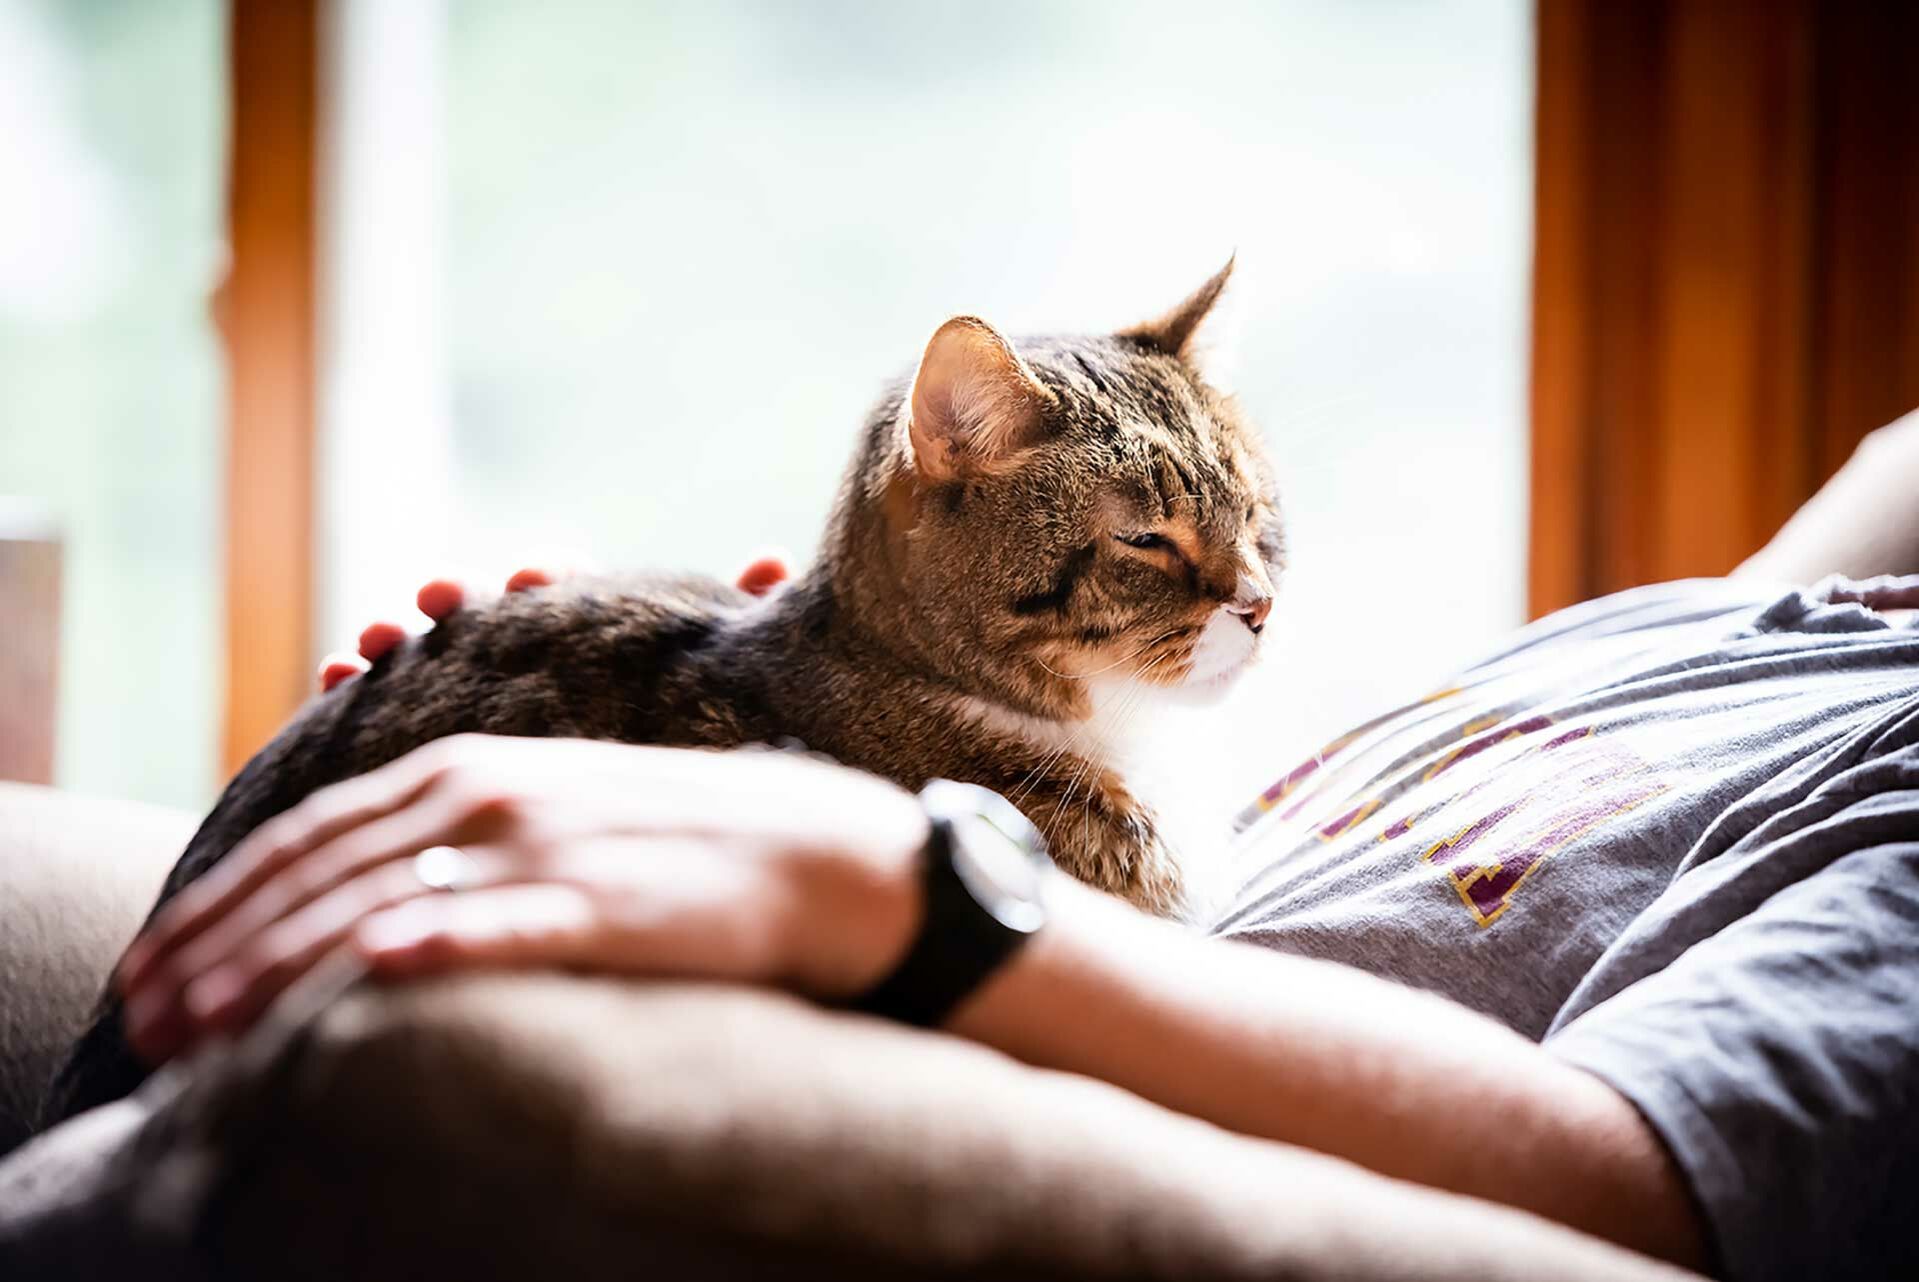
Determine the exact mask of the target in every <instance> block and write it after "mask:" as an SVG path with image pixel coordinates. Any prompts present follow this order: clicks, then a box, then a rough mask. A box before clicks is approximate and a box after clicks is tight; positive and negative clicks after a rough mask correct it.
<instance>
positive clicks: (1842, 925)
mask: <svg viewBox="0 0 1919 1282" xmlns="http://www.w3.org/2000/svg"><path fill="white" fill-rule="evenodd" d="M1851 586H1852V585H1848V584H1845V583H1843V582H1835V583H1829V584H1824V585H1821V586H1820V587H1818V588H1814V589H1808V590H1794V591H1789V592H1786V593H1785V594H1784V595H1782V596H1777V597H1776V598H1775V599H1772V600H1763V599H1759V598H1760V596H1761V595H1762V594H1761V593H1759V592H1756V591H1755V589H1754V587H1753V585H1751V584H1743V583H1736V582H1732V581H1721V580H1705V581H1694V582H1686V583H1674V584H1662V585H1659V586H1656V587H1649V588H1641V589H1635V590H1633V591H1630V592H1625V593H1621V594H1619V595H1616V596H1612V597H1607V598H1604V599H1602V600H1598V601H1593V602H1588V603H1587V604H1585V605H1582V606H1577V607H1575V608H1573V609H1571V610H1566V611H1563V612H1561V613H1559V614H1556V615H1553V616H1551V617H1549V618H1546V619H1542V620H1541V621H1539V622H1538V623H1536V624H1534V625H1532V626H1531V627H1529V628H1527V629H1526V630H1525V631H1523V632H1522V633H1520V635H1519V636H1518V637H1517V638H1516V639H1515V642H1514V644H1513V645H1512V646H1511V647H1510V648H1508V649H1507V650H1505V651H1504V652H1503V653H1501V654H1499V655H1497V656H1495V657H1493V658H1492V659H1490V660H1488V661H1487V662H1485V663H1483V664H1481V665H1479V666H1478V667H1476V668H1474V669H1472V670H1471V671H1470V672H1468V673H1467V674H1465V675H1464V676H1463V677H1461V678H1460V679H1459V680H1458V681H1457V682H1456V683H1455V684H1454V685H1452V686H1450V687H1448V688H1447V689H1445V690H1441V691H1438V692H1436V693H1435V694H1433V695H1431V696H1429V697H1428V698H1427V699H1425V700H1423V701H1421V702H1420V703H1418V704H1415V705H1412V706H1410V707H1407V708H1402V709H1398V710H1396V711H1394V712H1392V713H1389V714H1387V715H1385V716H1383V717H1379V718H1376V719H1375V720H1373V721H1371V722H1369V723H1368V724H1367V725H1365V726H1362V727H1361V728H1360V729H1358V730H1356V731H1354V732H1352V733H1351V734H1348V735H1345V736H1342V737H1341V738H1340V739H1339V740H1337V741H1335V742H1334V743H1332V744H1329V745H1327V746H1326V747H1325V748H1324V749H1322V750H1321V751H1320V752H1319V753H1318V754H1317V755H1316V756H1315V757H1314V758H1313V759H1311V760H1309V761H1307V762H1305V763H1303V764H1302V765H1300V766H1299V767H1298V768H1297V769H1295V770H1293V771H1292V772H1291V773H1290V774H1288V775H1287V776H1286V777H1285V778H1283V779H1281V780H1280V781H1279V782H1278V783H1277V784H1275V785H1274V786H1273V787H1272V788H1271V789H1269V790H1268V791H1267V792H1266V794H1265V795H1263V796H1262V797H1261V798H1260V799H1259V800H1258V801H1257V802H1256V803H1255V804H1254V805H1253V806H1251V807H1249V808H1248V810H1247V812H1246V813H1245V814H1244V815H1242V816H1241V833H1240V837H1239V840H1238V842H1237V844H1236V848H1235V849H1236V856H1235V860H1234V871H1235V874H1236V876H1235V880H1236V882H1237V883H1238V884H1239V885H1240V889H1239V891H1238V893H1237V895H1236V896H1234V897H1233V899H1232V900H1231V902H1230V905H1229V907H1228V908H1227V909H1226V911H1225V912H1224V913H1223V914H1222V915H1221V917H1220V918H1219V920H1218V922H1217V925H1216V930H1217V932H1218V933H1219V934H1221V935H1223V936H1226V937H1228V938H1233V939H1239V940H1244V941H1248V942H1253V943H1258V944H1263V945H1266V946H1269V947H1274V948H1280V949H1284V950H1286V951H1289V952H1294V953H1302V954H1307V955H1310V956H1314V957H1321V958H1327V959H1330V960H1334V961H1339V962H1344V963H1347V964H1349V965H1353V966H1357V967H1360V968H1363V969H1365V970H1368V971H1372V972H1374V973H1375V974H1379V975H1383V976H1386V977H1388V978H1391V979H1395V980H1399V981H1401V982H1404V983H1407V984H1411V985H1415V986H1417V987H1420V988H1425V989H1430V990H1433V991H1436V992H1439V993H1443V994H1445V995H1446V996H1449V997H1451V998H1453V999H1455V1000H1457V1001H1459V1002H1461V1003H1463V1004H1465V1005H1467V1006H1470V1007H1472V1008H1473V1009H1475V1010H1479V1011H1483V1012H1484V1013H1486V1014H1488V1015H1490V1016H1492V1017H1494V1018H1496V1019H1498V1020H1500V1021H1502V1022H1504V1023H1506V1024H1508V1025H1510V1026H1511V1027H1513V1028H1515V1029H1517V1030H1519V1031H1520V1032H1522V1033H1525V1034H1526V1035H1528V1036H1530V1037H1533V1038H1537V1039H1541V1040H1543V1042H1544V1045H1545V1047H1546V1049H1547V1050H1548V1051H1550V1052H1551V1053H1553V1054H1555V1055H1557V1056H1559V1057H1561V1058H1562V1059H1564V1060H1566V1061H1568V1062H1571V1063H1574V1064H1577V1065H1580V1066H1581V1067H1583V1068H1586V1069H1588V1070H1590V1071H1591V1072H1593V1073H1596V1074H1598V1075H1599V1076H1600V1077H1602V1078H1604V1079H1605V1080H1606V1081H1608V1082H1610V1083H1611V1084H1612V1085H1613V1086H1614V1087H1615V1088H1617V1089H1618V1090H1619V1091H1620V1092H1621V1093H1622V1094H1624V1095H1625V1096H1626V1097H1627V1098H1628V1099H1630V1100H1631V1101H1632V1102H1633V1103H1634V1104H1635V1105H1636V1106H1637V1107H1638V1108H1639V1110H1640V1111H1641V1112H1642V1113H1644V1114H1645V1116H1646V1117H1647V1118H1648V1120H1649V1121H1650V1122H1651V1123H1652V1125H1653V1126H1654V1127H1655V1128H1656V1129H1657V1130H1658V1132H1659V1133H1660V1134H1661V1136H1663V1137H1664V1139H1665V1141H1666V1143H1667V1144H1668V1145H1669V1147H1670V1148H1671V1149H1672V1152H1673V1154H1674V1156H1675V1157H1676V1158H1677V1160H1678V1163H1679V1165H1680V1167H1681V1168H1682V1169H1683V1170H1684V1172H1685V1173H1686V1175H1687V1177H1688V1179H1689V1181H1690V1183H1691V1186H1692V1189H1693V1191H1694V1193H1695V1195H1696V1196H1697V1199H1698V1202H1699V1205H1700V1206H1701V1208H1702V1209H1703V1211H1704V1213H1705V1217H1706V1220H1707V1222H1708V1224H1709V1225H1710V1229H1711V1232H1712V1235H1713V1238H1714V1240H1715V1245H1716V1248H1717V1251H1718V1253H1719V1261H1720V1266H1721V1268H1722V1270H1723V1271H1724V1272H1725V1273H1726V1275H1728V1276H1730V1277H1732V1278H1736V1279H1741V1280H1742V1282H1743V1280H1749V1279H1762V1278H1805V1277H1820V1278H1852V1277H1858V1278H1880V1277H1892V1276H1912V1275H1913V1265H1912V1262H1911V1229H1912V1226H1913V1225H1914V1224H1915V1223H1919V627H1915V626H1895V625H1894V624H1893V623H1892V622H1890V621H1889V620H1888V619H1886V618H1885V617H1883V616H1881V615H1878V614H1876V613H1874V612H1873V611H1871V610H1868V609H1866V608H1864V607H1863V606H1860V605H1857V604H1846V603H1843V602H1836V601H1835V597H1838V598H1843V597H1844V596H1846V595H1848V594H1849V591H1850V588H1851ZM1460 1106H1461V1107H1463V1108H1470V1107H1472V1102H1471V1101H1469V1100H1462V1101H1461V1103H1460ZM1486 1122H1487V1125H1497V1124H1498V1119H1497V1118H1491V1117H1489V1118H1487V1119H1486Z"/></svg>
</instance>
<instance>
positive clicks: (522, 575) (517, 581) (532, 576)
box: [506, 565, 566, 592]
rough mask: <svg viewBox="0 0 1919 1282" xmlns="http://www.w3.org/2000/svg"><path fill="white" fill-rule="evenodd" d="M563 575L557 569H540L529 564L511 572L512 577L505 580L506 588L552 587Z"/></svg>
mask: <svg viewBox="0 0 1919 1282" xmlns="http://www.w3.org/2000/svg"><path fill="white" fill-rule="evenodd" d="M565 577H566V575H565V574H564V573H562V572H560V571H558V570H546V569H541V568H540V567H539V566H533V565H529V566H527V567H526V568H524V569H520V570H515V571H514V572H513V575H512V577H511V578H509V579H507V581H506V590H507V591H508V592H527V591H530V590H532V589H533V588H547V587H552V586H553V585H554V584H555V583H558V582H559V581H560V580H561V579H563V578H565Z"/></svg>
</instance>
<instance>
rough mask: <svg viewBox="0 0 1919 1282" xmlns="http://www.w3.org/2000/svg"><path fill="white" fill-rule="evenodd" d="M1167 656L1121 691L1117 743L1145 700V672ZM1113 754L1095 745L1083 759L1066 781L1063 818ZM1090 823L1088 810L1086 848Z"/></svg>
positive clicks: (1083, 827)
mask: <svg viewBox="0 0 1919 1282" xmlns="http://www.w3.org/2000/svg"><path fill="white" fill-rule="evenodd" d="M1167 657H1168V656H1166V655H1161V656H1159V657H1158V658H1156V659H1153V660H1151V661H1150V662H1148V663H1146V664H1144V665H1143V666H1141V668H1140V669H1139V671H1137V672H1135V673H1134V674H1133V675H1132V676H1131V677H1130V678H1129V679H1128V680H1127V683H1126V685H1125V687H1124V688H1122V690H1121V691H1120V696H1119V704H1118V707H1117V709H1116V711H1115V712H1114V715H1113V718H1112V727H1113V730H1112V738H1113V740H1114V741H1115V742H1117V741H1118V740H1119V738H1120V736H1121V734H1122V733H1123V731H1124V729H1125V727H1126V724H1127V723H1128V722H1129V721H1131V720H1132V718H1133V716H1134V715H1135V714H1136V713H1137V712H1138V711H1139V709H1140V708H1141V707H1142V706H1143V705H1144V704H1145V702H1146V695H1147V693H1148V690H1147V685H1146V680H1145V678H1146V674H1147V673H1149V672H1151V671H1152V670H1153V669H1154V668H1155V667H1157V666H1159V665H1160V664H1161V663H1164V662H1165V661H1166V658H1167ZM1110 756H1111V749H1110V748H1106V749H1100V748H1095V750H1094V751H1093V752H1092V753H1089V754H1087V755H1086V757H1085V758H1084V759H1083V760H1082V761H1081V762H1080V766H1079V769H1078V770H1076V771H1074V773H1073V777H1072V778H1071V779H1069V780H1068V781H1067V784H1066V792H1065V793H1064V795H1063V796H1062V797H1061V798H1060V803H1059V809H1060V811H1061V813H1062V817H1064V812H1066V811H1067V810H1068V809H1069V808H1070V807H1071V806H1072V803H1073V794H1074V792H1076V791H1077V790H1078V788H1079V785H1080V782H1081V781H1082V780H1085V781H1087V782H1088V783H1089V784H1090V782H1091V781H1092V780H1093V779H1094V778H1095V777H1096V776H1097V773H1098V772H1100V771H1103V770H1105V769H1106V764H1107V758H1109V757H1110ZM1091 826H1092V812H1091V810H1090V809H1089V810H1087V811H1086V812H1085V813H1083V814H1082V815H1081V816H1080V844H1081V846H1082V847H1084V846H1085V845H1086V844H1087V842H1088V840H1089V831H1090V829H1091Z"/></svg>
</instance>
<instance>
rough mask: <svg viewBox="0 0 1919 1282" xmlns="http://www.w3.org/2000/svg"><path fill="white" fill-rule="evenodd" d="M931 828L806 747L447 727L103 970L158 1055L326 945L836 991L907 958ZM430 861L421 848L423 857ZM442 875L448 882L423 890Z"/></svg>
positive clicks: (408, 970)
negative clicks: (529, 735)
mask: <svg viewBox="0 0 1919 1282" xmlns="http://www.w3.org/2000/svg"><path fill="white" fill-rule="evenodd" d="M926 832H927V824H926V819H925V816H924V814H923V812H922V811H921V809H920V807H919V805H918V803H917V802H916V801H915V800H914V799H913V798H912V796H911V795H910V794H908V793H906V792H904V791H902V790H901V789H899V788H897V787H895V786H894V785H892V784H890V783H887V782H885V781H883V780H880V779H878V778H875V777H873V776H871V775H865V774H860V773H858V772H856V771H852V770H847V769H844V768H842V767H839V766H834V765H830V764H826V763H824V762H821V761H819V760H817V759H813V758H809V757H806V756H803V755H801V754H795V753H784V752H774V751H770V750H745V751H737V752H704V751H696V750H688V749H671V748H647V747H635V746H633V745H629V744H613V743H598V742H589V741H585V740H558V739H508V738H490V737H485V736H478V735H473V736H460V737H457V738H452V739H443V740H440V741H438V742H435V743H432V744H429V745H427V746H426V747H424V748H421V749H420V750H418V751H416V752H414V753H412V754H411V755H409V756H406V757H403V758H401V759H400V760H398V761H395V762H393V763H392V764H390V765H387V766H385V767H383V768H381V769H379V770H376V771H373V772H372V773H370V774H366V775H362V776H360V777H359V778H356V779H351V780H348V781H346V782H345V783H341V784H337V785H335V786H333V787H330V788H326V789H323V790H321V791H319V792H316V793H314V794H313V795H312V796H311V797H309V798H307V799H306V800H305V801H303V802H301V803H300V804H299V805H297V806H295V807H294V808H293V809H291V810H289V811H287V812H286V813H285V814H283V815H281V816H279V817H278V818H276V819H273V820H271V821H269V822H268V823H266V824H265V825H263V826H262V827H261V828H260V829H259V830H258V831H257V832H255V833H253V834H252V835H251V836H249V837H247V838H246V839H245V840H244V841H242V842H241V843H240V844H239V845H238V846H236V847H235V848H234V849H233V851H232V852H231V853H230V854H229V855H228V856H227V858H226V859H224V860H222V861H221V862H220V863H219V864H217V865H215V866H214V868H213V869H212V870H211V871H209V872H208V873H207V874H206V875H205V876H204V877H202V878H201V879H200V880H198V881H196V882H194V883H192V884H191V885H189V886H188V887H187V888H186V889H184V890H182V891H181V892H180V894H179V895H177V896H176V897H175V898H173V899H172V900H170V901H169V902H168V903H167V904H166V906H165V907H163V908H162V909H161V910H160V912H159V913H158V914H157V915H156V916H155V918H154V920H153V922H152V924H151V925H150V926H149V927H148V929H147V930H146V931H145V933H143V934H142V935H141V937H140V938H139V939H137V940H136V941H135V942H134V944H133V946H132V947H131V948H129V949H128V951H127V954H126V956H125V957H124V958H123V959H122V961H121V964H120V966H119V969H118V971H117V972H116V976H115V978H116V982H117V984H118V986H119V988H120V991H121V992H122V994H123V995H124V996H125V998H126V1011H127V1016H126V1017H127V1034H128V1038H129V1040H130V1041H131V1043H132V1045H133V1046H134V1048H135V1050H137V1051H138V1052H139V1053H140V1054H141V1055H142V1056H144V1057H145V1058H146V1059H148V1060H149V1061H151V1062H154V1063H159V1062H161V1061H163V1060H166V1059H168V1058H170V1057H171V1056H173V1055H174V1054H176V1053H178V1052H179V1051H181V1050H182V1049H184V1048H187V1047H189V1046H191V1045H193V1044H194V1043H195V1042H197V1041H199V1040H200V1039H201V1038H203V1037H205V1036H206V1035H208V1034H210V1033H215V1032H233V1031H237V1030H239V1029H241V1028H243V1027H244V1026H245V1025H247V1024H248V1023H249V1022H250V1021H252V1020H253V1019H254V1017H256V1016H257V1015H258V1014H260V1012H261V1011H263V1010H264V1009H265V1008H266V1006H267V1004H268V1003H269V1002H270V1001H271V1000H272V999H273V997H274V996H275V995H277V994H278V993H279V992H280V991H281V990H283V989H284V988H286V987H287V985H288V984H290V983H292V982H293V981H294V980H295V979H297V978H298V977H299V976H300V975H302V974H304V973H305V972H306V971H307V970H308V969H310V968H311V967H312V966H313V965H314V964H316V963H317V962H318V961H319V960H320V959H321V958H322V957H324V956H326V955H327V954H328V953H330V952H332V951H333V950H334V949H335V948H336V947H338V946H340V945H342V944H346V945H348V946H350V947H351V948H353V949H354V950H356V951H357V952H358V953H359V954H360V955H361V956H362V957H363V958H364V959H365V960H366V961H367V962H368V963H369V965H370V966H371V968H372V970H373V972H374V973H375V974H376V975H384V976H407V975H414V974H418V973H422V972H427V971H436V970H443V969H447V968H453V967H466V966H480V965H487V966H566V967H577V968H584V969H591V970H600V971H616V972H621V973H628V974H644V975H662V976H678V977H710V978H715V979H727V980H735V981H742V982H751V983H764V984H771V985H778V986H782V987H786V988H790V989H792V990H794V991H797V992H801V993H805V994H807V995H810V996H815V997H820V998H839V997H847V996H851V995H853V994H856V993H859V992H862V991H864V990H865V989H867V988H869V987H871V986H872V985H873V984H874V983H876V982H877V981H878V980H879V979H880V978H881V977H883V976H884V975H885V973H886V972H887V971H888V970H889V969H890V968H891V966H892V965H893V964H894V963H895V962H896V961H897V959H898V958H899V957H900V956H901V955H902V954H903V953H904V951H905V948H906V944H907V942H908V940H909V939H910V937H911V935H912V932H913V929H914V926H915V924H916V922H917V918H918V914H919V912H920V892H919V890H918V879H917V876H916V875H915V867H916V863H917V854H918V851H919V850H920V848H921V847H922V846H923V844H924V842H925V840H926ZM422 851H430V852H431V853H430V854H428V855H425V856H422V855H421V854H420V852H422ZM447 868H452V869H455V870H457V871H458V872H459V873H460V875H459V876H458V877H457V878H455V879H454V880H455V881H456V883H457V886H458V888H457V889H452V890H447V889H443V888H442V887H441V886H440V885H436V884H431V883H444V882H445V881H446V880H447V878H446V877H445V876H443V875H440V874H441V873H443V872H444V870H445V869H447Z"/></svg>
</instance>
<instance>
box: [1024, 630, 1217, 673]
mask: <svg viewBox="0 0 1919 1282" xmlns="http://www.w3.org/2000/svg"><path fill="white" fill-rule="evenodd" d="M1180 631H1182V629H1180V628H1171V629H1169V630H1167V631H1165V632H1162V633H1160V634H1159V635H1158V636H1156V637H1154V638H1153V639H1152V640H1151V641H1148V642H1146V643H1145V644H1144V645H1142V646H1140V647H1139V648H1138V649H1137V650H1133V651H1132V652H1130V653H1128V654H1123V655H1121V656H1120V657H1119V658H1117V659H1115V660H1113V661H1112V662H1111V663H1109V664H1107V665H1106V666H1105V667H1103V668H1095V669H1093V670H1092V671H1091V672H1061V671H1060V670H1059V669H1058V668H1055V667H1053V666H1052V665H1051V664H1049V663H1047V662H1046V660H1044V659H1042V658H1040V657H1039V656H1038V655H1037V654H1035V655H1034V656H1033V662H1034V663H1037V664H1039V666H1040V667H1042V668H1045V669H1046V670H1047V671H1048V672H1050V673H1052V674H1053V675H1054V676H1056V677H1058V678H1059V679H1060V680H1062V681H1087V680H1090V679H1092V678H1093V677H1098V676H1104V675H1105V674H1106V673H1108V672H1111V671H1112V670H1113V669H1114V668H1117V667H1119V666H1120V665H1121V664H1125V663H1130V662H1132V661H1133V660H1134V659H1137V658H1138V657H1139V656H1140V655H1142V654H1145V653H1146V652H1147V651H1148V650H1150V649H1152V648H1153V647H1154V646H1156V645H1158V644H1159V643H1160V642H1161V641H1164V640H1165V639H1166V638H1167V637H1170V636H1172V635H1174V634H1175V633H1177V632H1180Z"/></svg>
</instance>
